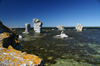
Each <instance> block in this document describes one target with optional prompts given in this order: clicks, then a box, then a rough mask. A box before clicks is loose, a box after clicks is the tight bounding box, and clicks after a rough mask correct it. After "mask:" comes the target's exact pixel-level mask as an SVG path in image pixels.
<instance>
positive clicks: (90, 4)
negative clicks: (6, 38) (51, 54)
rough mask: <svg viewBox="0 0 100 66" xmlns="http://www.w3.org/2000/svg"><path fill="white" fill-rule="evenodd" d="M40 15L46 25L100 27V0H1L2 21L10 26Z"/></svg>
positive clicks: (0, 15) (19, 25)
mask: <svg viewBox="0 0 100 66" xmlns="http://www.w3.org/2000/svg"><path fill="white" fill-rule="evenodd" d="M33 18H38V19H39V20H40V21H41V22H42V23H43V27H56V26H57V25H63V26H65V27H69V26H76V25H77V23H81V24H82V25H83V26H100V1H99V0H0V21H2V22H3V24H4V25H6V26H8V27H25V25H24V24H25V23H30V24H31V27H33V22H32V20H33Z"/></svg>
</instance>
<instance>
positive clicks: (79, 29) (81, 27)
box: [75, 23, 83, 32]
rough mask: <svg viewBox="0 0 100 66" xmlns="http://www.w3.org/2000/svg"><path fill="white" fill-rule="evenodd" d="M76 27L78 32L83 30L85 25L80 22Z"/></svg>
mask: <svg viewBox="0 0 100 66" xmlns="http://www.w3.org/2000/svg"><path fill="white" fill-rule="evenodd" d="M75 28H76V30H77V32H82V29H83V26H82V24H80V23H78V24H77V26H76V27H75Z"/></svg>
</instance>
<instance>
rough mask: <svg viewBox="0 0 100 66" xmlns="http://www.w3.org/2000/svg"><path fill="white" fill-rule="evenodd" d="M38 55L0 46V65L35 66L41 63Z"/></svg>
mask: <svg viewBox="0 0 100 66" xmlns="http://www.w3.org/2000/svg"><path fill="white" fill-rule="evenodd" d="M41 60H42V59H40V58H39V57H38V56H36V55H32V54H27V53H26V52H21V51H18V50H15V49H14V48H13V47H12V46H11V45H10V46H9V47H8V48H1V47H0V66H37V65H39V64H40V63H41Z"/></svg>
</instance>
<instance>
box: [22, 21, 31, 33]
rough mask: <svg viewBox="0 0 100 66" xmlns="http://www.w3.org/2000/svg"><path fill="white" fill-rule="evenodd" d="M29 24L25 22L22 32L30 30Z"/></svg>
mask: <svg viewBox="0 0 100 66" xmlns="http://www.w3.org/2000/svg"><path fill="white" fill-rule="evenodd" d="M30 28H31V27H30V24H29V23H25V32H23V33H29V30H30Z"/></svg>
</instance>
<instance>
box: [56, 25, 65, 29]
mask: <svg viewBox="0 0 100 66" xmlns="http://www.w3.org/2000/svg"><path fill="white" fill-rule="evenodd" d="M57 28H58V30H65V29H64V26H60V25H58V26H57Z"/></svg>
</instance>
